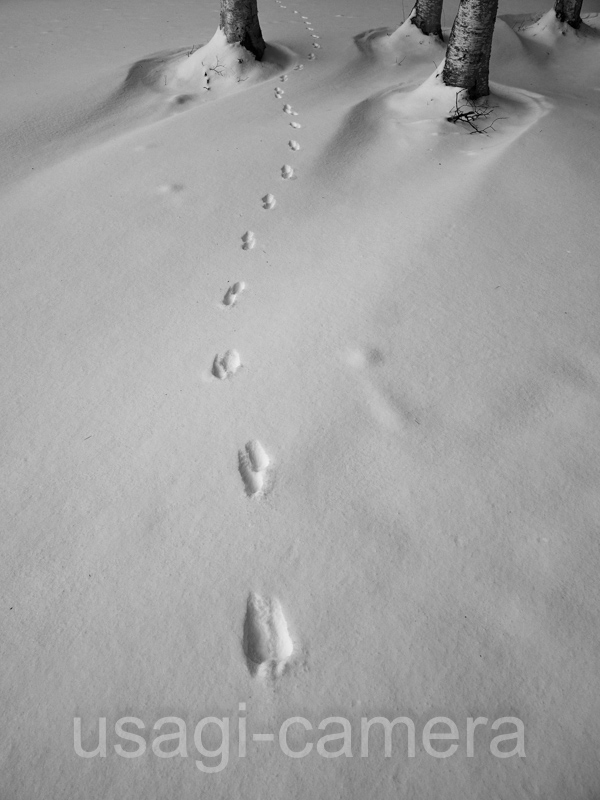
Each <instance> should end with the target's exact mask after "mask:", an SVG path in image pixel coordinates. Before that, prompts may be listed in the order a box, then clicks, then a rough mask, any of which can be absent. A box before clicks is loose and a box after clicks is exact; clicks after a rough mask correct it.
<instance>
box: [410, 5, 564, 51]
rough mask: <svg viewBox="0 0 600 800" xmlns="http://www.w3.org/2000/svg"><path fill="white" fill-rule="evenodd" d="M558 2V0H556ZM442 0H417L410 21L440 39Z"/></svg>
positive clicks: (424, 31)
mask: <svg viewBox="0 0 600 800" xmlns="http://www.w3.org/2000/svg"><path fill="white" fill-rule="evenodd" d="M557 2H558V0H557ZM443 4H444V0H417V2H416V3H415V7H414V9H413V10H414V12H415V13H414V16H413V17H411V20H410V21H411V22H412V24H413V25H416V26H417V28H419V29H420V30H421V31H423V33H425V34H427V36H429V35H432V36H438V37H439V38H440V39H441V40H442V41H444V37H443V36H442V6H443Z"/></svg>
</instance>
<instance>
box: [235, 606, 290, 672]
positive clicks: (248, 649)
mask: <svg viewBox="0 0 600 800" xmlns="http://www.w3.org/2000/svg"><path fill="white" fill-rule="evenodd" d="M243 647H244V653H245V655H246V658H247V660H248V666H249V668H250V671H251V672H252V673H256V671H257V670H258V668H259V667H263V671H264V668H265V667H266V668H267V669H268V668H269V667H270V668H271V670H272V673H273V674H274V675H280V674H281V672H282V671H283V668H284V666H285V663H286V661H288V660H289V658H290V657H291V656H292V653H293V652H294V643H293V641H292V638H291V636H290V634H289V631H288V626H287V622H286V619H285V616H284V613H283V610H282V608H281V604H280V602H279V600H278V599H277V598H275V597H273V598H265V597H262V596H261V595H259V594H256V593H255V592H250V595H249V596H248V601H247V604H246V617H245V619H244V636H243Z"/></svg>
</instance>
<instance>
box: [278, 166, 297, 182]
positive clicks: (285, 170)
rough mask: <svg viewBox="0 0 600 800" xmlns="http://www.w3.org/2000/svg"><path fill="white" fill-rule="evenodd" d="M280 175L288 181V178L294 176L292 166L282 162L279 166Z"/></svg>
mask: <svg viewBox="0 0 600 800" xmlns="http://www.w3.org/2000/svg"><path fill="white" fill-rule="evenodd" d="M281 177H282V178H283V179H284V180H285V181H289V179H290V178H293V177H294V168H293V167H290V165H289V164H284V165H283V167H282V168H281Z"/></svg>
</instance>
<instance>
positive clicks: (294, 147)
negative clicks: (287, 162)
mask: <svg viewBox="0 0 600 800" xmlns="http://www.w3.org/2000/svg"><path fill="white" fill-rule="evenodd" d="M288 145H289V148H290V150H300V145H299V144H298V142H297V141H296V140H295V139H290V141H289V142H288Z"/></svg>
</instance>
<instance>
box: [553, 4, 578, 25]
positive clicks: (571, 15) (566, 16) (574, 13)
mask: <svg viewBox="0 0 600 800" xmlns="http://www.w3.org/2000/svg"><path fill="white" fill-rule="evenodd" d="M582 5H583V0H556V2H555V3H554V13H555V14H556V18H557V19H558V20H559V21H560V22H566V23H567V24H568V25H570V26H571V27H572V28H575V29H577V28H579V26H580V25H581V22H582V20H581V6H582Z"/></svg>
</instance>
